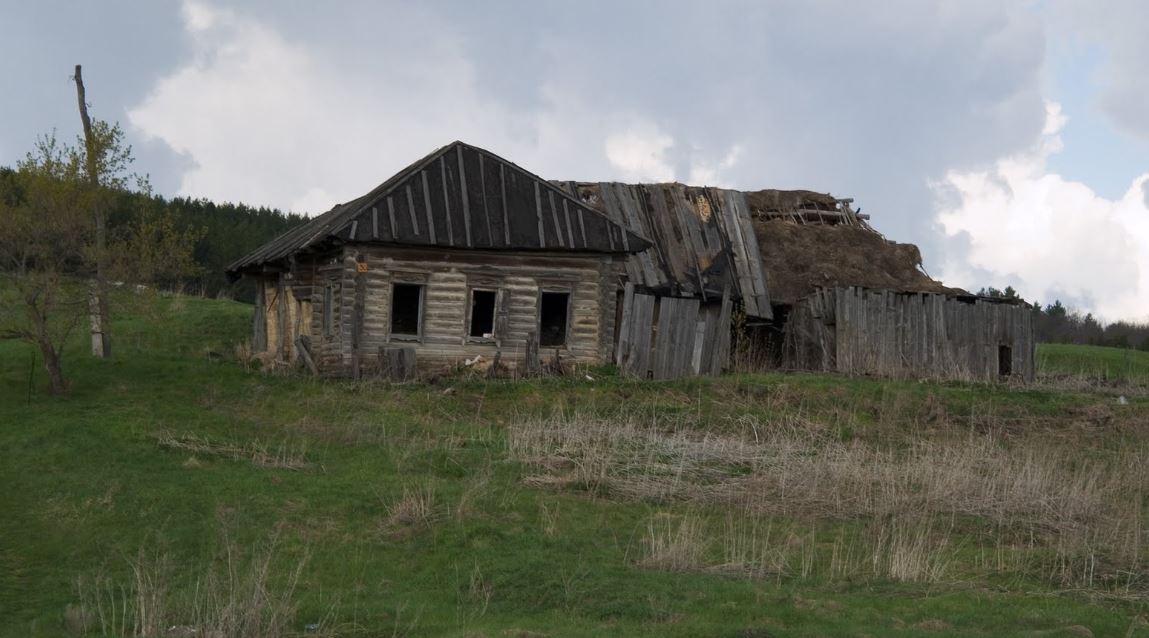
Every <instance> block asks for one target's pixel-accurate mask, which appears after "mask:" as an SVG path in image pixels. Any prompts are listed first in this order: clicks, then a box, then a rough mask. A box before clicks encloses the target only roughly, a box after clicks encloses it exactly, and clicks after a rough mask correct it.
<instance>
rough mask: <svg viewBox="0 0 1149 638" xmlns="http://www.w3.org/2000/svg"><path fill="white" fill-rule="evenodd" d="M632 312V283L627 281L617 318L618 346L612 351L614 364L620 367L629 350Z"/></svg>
mask: <svg viewBox="0 0 1149 638" xmlns="http://www.w3.org/2000/svg"><path fill="white" fill-rule="evenodd" d="M633 314H634V284H632V283H630V282H629V281H628V282H626V285H625V286H623V293H622V316H621V317H620V318H619V325H618V327H617V331H618V348H616V349H615V352H614V364H615V365H616V366H619V367H620V368H621V367H622V364H623V362H624V361H625V360H626V355H627V353H628V352H629V350H630V344H631V334H632V326H631V321H632V320H633Z"/></svg>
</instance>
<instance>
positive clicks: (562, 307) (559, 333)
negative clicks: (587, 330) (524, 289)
mask: <svg viewBox="0 0 1149 638" xmlns="http://www.w3.org/2000/svg"><path fill="white" fill-rule="evenodd" d="M569 303H570V293H566V292H544V293H543V294H542V295H541V296H540V299H539V345H540V346H563V345H566V342H567V306H568V305H569Z"/></svg>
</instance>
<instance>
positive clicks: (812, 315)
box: [785, 287, 1036, 382]
mask: <svg viewBox="0 0 1149 638" xmlns="http://www.w3.org/2000/svg"><path fill="white" fill-rule="evenodd" d="M1034 348H1035V341H1034V335H1033V315H1032V313H1031V312H1030V311H1029V309H1028V308H1026V307H1025V306H1020V305H1013V304H1007V303H997V302H993V301H989V300H985V299H980V298H976V297H972V296H971V297H956V296H948V295H941V294H927V293H899V292H892V291H885V290H867V289H863V288H856V287H851V288H834V289H821V290H819V291H817V292H816V293H815V294H813V295H810V296H809V297H806V298H804V299H802V300H800V301H799V302H798V303H797V304H796V305H795V307H794V310H793V312H792V313H791V315H790V318H789V321H788V323H787V325H786V353H785V357H786V359H785V364H786V365H787V367H793V368H798V369H807V370H835V371H838V372H842V373H845V374H873V375H879V376H892V377H933V378H944V379H965V380H974V381H996V380H1000V379H1003V378H1005V377H1012V378H1018V379H1021V380H1024V381H1027V382H1028V381H1032V380H1033V379H1034V376H1035V373H1036V366H1035V357H1034Z"/></svg>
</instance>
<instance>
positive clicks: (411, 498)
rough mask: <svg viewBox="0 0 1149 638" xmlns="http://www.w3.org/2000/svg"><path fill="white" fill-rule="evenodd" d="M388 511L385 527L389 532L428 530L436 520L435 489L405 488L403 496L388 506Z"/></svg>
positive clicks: (432, 487)
mask: <svg viewBox="0 0 1149 638" xmlns="http://www.w3.org/2000/svg"><path fill="white" fill-rule="evenodd" d="M386 509H387V517H386V518H385V519H384V521H383V527H384V528H385V529H387V530H392V531H394V530H400V529H424V528H428V527H430V526H431V523H432V521H434V519H435V488H434V486H433V485H424V486H422V487H417V488H406V487H405V488H403V495H402V496H400V497H399V498H397V499H395V500H394V501H392V502H391V503H389V504H387V505H386Z"/></svg>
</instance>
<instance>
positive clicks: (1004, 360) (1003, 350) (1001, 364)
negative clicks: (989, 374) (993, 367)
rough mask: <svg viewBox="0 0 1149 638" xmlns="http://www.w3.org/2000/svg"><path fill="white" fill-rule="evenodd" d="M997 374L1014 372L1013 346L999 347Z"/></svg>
mask: <svg viewBox="0 0 1149 638" xmlns="http://www.w3.org/2000/svg"><path fill="white" fill-rule="evenodd" d="M997 374H998V375H999V376H1003V377H1008V376H1010V375H1011V374H1013V348H1011V347H1009V346H998V347H997Z"/></svg>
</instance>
